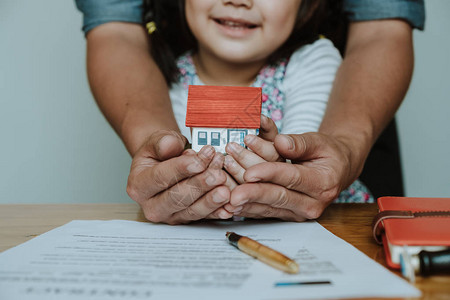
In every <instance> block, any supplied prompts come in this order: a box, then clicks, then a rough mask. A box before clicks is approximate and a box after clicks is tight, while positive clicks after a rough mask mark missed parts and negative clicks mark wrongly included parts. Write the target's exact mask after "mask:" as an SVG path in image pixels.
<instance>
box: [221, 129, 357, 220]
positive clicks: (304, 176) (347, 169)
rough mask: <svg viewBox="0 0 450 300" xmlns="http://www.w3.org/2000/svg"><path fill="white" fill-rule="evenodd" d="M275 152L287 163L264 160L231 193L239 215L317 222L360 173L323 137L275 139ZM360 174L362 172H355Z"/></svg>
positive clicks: (343, 150)
mask: <svg viewBox="0 0 450 300" xmlns="http://www.w3.org/2000/svg"><path fill="white" fill-rule="evenodd" d="M274 146H275V148H276V150H277V151H278V153H279V154H280V155H281V156H282V157H284V158H286V159H290V160H291V162H292V164H291V163H285V162H264V163H260V164H257V165H254V166H252V167H250V168H248V169H247V170H246V171H245V173H244V175H243V179H244V180H245V182H246V183H245V184H242V185H239V186H237V187H236V188H235V189H234V190H233V191H232V193H231V200H230V203H229V205H231V206H233V207H238V209H237V211H238V212H239V213H238V214H237V215H238V216H243V217H250V218H280V219H283V220H289V221H304V220H306V219H316V218H318V217H319V216H320V215H321V214H322V212H323V211H324V209H325V208H326V207H327V206H328V205H329V204H330V203H331V202H332V201H333V200H334V199H336V198H337V196H338V195H339V193H340V192H341V191H342V190H343V189H344V188H346V187H347V186H348V185H350V184H351V183H352V182H353V181H354V180H355V179H356V178H357V176H358V175H359V173H358V170H356V171H355V170H352V169H351V164H350V162H351V151H350V149H349V147H348V146H347V145H346V144H345V143H344V142H343V141H340V140H338V139H336V138H333V137H330V136H327V135H324V134H321V133H305V134H290V135H278V136H276V138H275V140H274ZM359 172H360V170H359Z"/></svg>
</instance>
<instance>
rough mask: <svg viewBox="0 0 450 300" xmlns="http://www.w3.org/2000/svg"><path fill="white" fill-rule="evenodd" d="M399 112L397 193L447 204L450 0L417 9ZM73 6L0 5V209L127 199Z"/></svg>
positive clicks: (118, 152)
mask: <svg viewBox="0 0 450 300" xmlns="http://www.w3.org/2000/svg"><path fill="white" fill-rule="evenodd" d="M426 14H427V21H426V29H425V31H424V32H419V31H415V32H414V44H415V53H416V58H415V61H416V65H415V73H414V77H413V81H412V84H411V87H410V90H409V92H408V95H407V97H406V99H405V101H404V102H403V105H402V107H401V109H400V111H399V113H398V114H397V115H398V120H399V130H400V138H401V152H402V160H403V169H404V177H405V187H406V192H407V196H429V197H450V176H449V175H448V171H449V170H450V159H449V157H448V154H449V152H450V151H449V149H450V116H449V115H450V101H449V100H450V58H449V55H450V36H449V30H450V1H448V0H428V1H427V2H426ZM81 18H82V17H81V14H80V13H79V12H78V11H77V10H76V8H75V4H74V2H73V1H61V0H45V1H32V0H6V1H5V0H2V1H1V2H0V37H1V40H0V44H1V46H0V104H1V108H0V136H1V147H0V203H91V202H128V201H132V200H130V199H129V198H128V196H127V194H126V192H125V187H126V181H127V176H128V171H129V165H130V162H131V159H130V157H129V155H128V153H127V152H126V150H125V148H124V146H123V145H122V143H121V141H120V140H119V138H118V137H117V136H116V134H115V133H114V132H113V130H112V129H111V128H110V126H109V125H108V123H107V122H106V121H105V119H104V117H103V116H102V115H101V113H100V111H99V110H98V108H97V106H96V104H95V102H94V100H93V98H92V96H91V94H90V91H89V86H88V83H87V79H86V72H85V40H84V36H83V34H82V32H81V30H80V28H81Z"/></svg>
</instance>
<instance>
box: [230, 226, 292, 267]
mask: <svg viewBox="0 0 450 300" xmlns="http://www.w3.org/2000/svg"><path fill="white" fill-rule="evenodd" d="M226 236H227V240H228V242H229V243H230V244H231V245H233V246H235V247H236V248H238V249H239V250H241V251H242V252H244V253H247V254H248V255H250V256H253V257H254V258H256V259H259V260H260V261H262V262H263V263H266V264H268V265H269V266H271V267H274V268H276V269H278V270H281V271H283V272H286V273H291V274H297V273H298V271H299V267H298V264H297V263H296V262H295V261H294V260H292V259H290V258H289V257H287V256H285V255H283V254H281V253H280V252H278V251H275V250H273V249H271V248H269V247H267V246H264V245H262V244H260V243H258V242H257V241H254V240H252V239H251V238H248V237H246V236H241V235H239V234H236V233H234V232H227V233H226Z"/></svg>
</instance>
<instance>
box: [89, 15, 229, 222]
mask: <svg viewBox="0 0 450 300" xmlns="http://www.w3.org/2000/svg"><path fill="white" fill-rule="evenodd" d="M86 38H87V68H88V78H89V83H90V85H91V89H92V92H93V94H94V98H95V99H96V101H97V103H98V105H99V107H100V109H101V111H102V112H103V114H104V115H105V117H106V118H107V119H108V121H109V122H110V124H111V125H112V127H113V128H114V130H115V131H116V132H117V133H118V135H119V136H120V138H121V139H122V141H123V142H124V144H125V146H126V148H127V149H128V151H129V152H130V154H131V155H132V157H133V161H132V165H131V170H130V175H129V178H128V185H127V192H128V194H129V195H130V197H131V198H132V199H133V200H135V201H136V202H138V203H139V204H140V205H141V207H142V209H143V211H144V214H145V216H146V217H147V218H148V219H149V220H150V221H154V222H166V223H173V224H178V223H186V222H189V221H192V220H197V219H202V218H205V217H215V218H228V217H230V214H229V213H227V212H226V211H225V210H224V209H223V208H221V207H222V206H223V205H224V204H225V203H226V202H228V199H229V189H228V188H227V187H225V186H223V184H224V182H225V180H226V178H225V172H224V171H223V170H221V165H223V158H221V157H220V156H217V155H216V156H214V153H213V151H209V150H211V149H205V151H203V152H200V153H198V154H193V153H191V152H188V153H186V154H185V155H181V154H182V152H183V149H184V144H185V142H186V139H185V137H183V136H182V135H181V134H180V133H179V129H178V126H177V124H176V121H175V118H174V115H173V112H172V107H171V102H170V99H169V93H168V87H167V85H166V83H165V81H164V78H163V76H162V74H161V73H160V71H159V69H158V67H157V66H156V64H155V63H154V61H153V60H152V59H151V56H150V54H149V47H150V45H149V44H148V41H147V36H146V33H145V31H144V29H143V28H142V27H141V26H140V25H138V24H132V23H121V22H109V23H105V24H102V25H99V26H97V27H95V28H94V29H92V30H90V31H89V32H88V34H87V37H86Z"/></svg>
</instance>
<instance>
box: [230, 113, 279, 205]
mask: <svg viewBox="0 0 450 300" xmlns="http://www.w3.org/2000/svg"><path fill="white" fill-rule="evenodd" d="M277 134H278V129H277V127H276V125H275V123H274V122H273V121H272V120H271V119H269V118H267V117H265V116H261V130H260V135H259V137H257V136H255V135H247V136H246V137H245V139H244V143H245V145H246V146H247V147H248V148H249V149H250V150H248V149H245V148H244V147H242V146H240V145H239V144H236V143H229V144H228V145H227V147H226V151H227V153H228V154H229V155H227V156H226V157H225V161H224V167H225V170H226V171H227V172H228V174H229V175H231V177H232V178H230V176H227V177H228V179H227V182H230V181H236V183H237V184H243V183H245V180H244V173H245V171H246V170H247V169H248V168H250V167H252V166H254V165H257V164H259V163H263V162H281V161H285V160H284V159H283V158H282V157H281V156H280V155H279V154H278V152H277V150H276V149H275V147H274V145H273V140H274V139H275V136H276V135H277ZM237 184H236V185H237ZM228 186H230V184H228ZM230 189H231V190H233V188H232V187H231V186H230ZM224 208H225V209H226V210H227V211H229V212H234V213H237V211H236V207H233V206H232V205H230V204H226V205H225V206H224Z"/></svg>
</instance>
